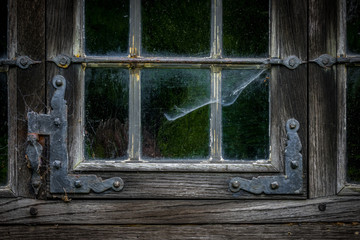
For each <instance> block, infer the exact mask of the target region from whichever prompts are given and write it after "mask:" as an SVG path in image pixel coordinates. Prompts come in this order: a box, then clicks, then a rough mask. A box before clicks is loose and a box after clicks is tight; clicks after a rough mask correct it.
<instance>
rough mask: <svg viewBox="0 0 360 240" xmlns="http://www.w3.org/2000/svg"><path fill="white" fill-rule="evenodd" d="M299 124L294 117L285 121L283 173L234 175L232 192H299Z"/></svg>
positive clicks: (231, 181)
mask: <svg viewBox="0 0 360 240" xmlns="http://www.w3.org/2000/svg"><path fill="white" fill-rule="evenodd" d="M299 127H300V124H299V122H298V121H297V120H295V119H289V120H288V121H287V123H286V131H287V137H288V140H287V146H286V148H285V174H284V175H276V176H260V177H257V178H252V179H251V180H250V179H245V178H240V177H235V178H233V179H231V180H230V182H229V189H230V191H231V192H233V193H237V192H240V191H241V190H244V191H247V192H250V193H253V194H261V193H265V194H301V193H302V189H303V161H302V160H303V158H302V155H301V153H300V152H301V148H302V146H301V142H300V138H299V136H298V134H297V131H298V130H299Z"/></svg>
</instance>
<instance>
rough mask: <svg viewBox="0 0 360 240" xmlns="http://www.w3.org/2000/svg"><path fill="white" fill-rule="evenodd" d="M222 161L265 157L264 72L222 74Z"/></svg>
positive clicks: (266, 85) (266, 92)
mask: <svg viewBox="0 0 360 240" xmlns="http://www.w3.org/2000/svg"><path fill="white" fill-rule="evenodd" d="M221 94H222V96H221V99H222V101H221V103H222V124H223V142H222V143H223V158H224V159H228V160H235V159H243V160H255V159H267V158H268V157H269V78H268V72H267V71H266V70H258V69H251V70H250V69H248V70H223V72H222V92H221Z"/></svg>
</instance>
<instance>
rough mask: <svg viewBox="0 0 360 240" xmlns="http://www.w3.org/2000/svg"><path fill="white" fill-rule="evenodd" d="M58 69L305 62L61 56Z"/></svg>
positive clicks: (291, 61) (290, 63)
mask: <svg viewBox="0 0 360 240" xmlns="http://www.w3.org/2000/svg"><path fill="white" fill-rule="evenodd" d="M48 61H50V62H54V63H55V64H56V65H57V66H58V67H61V68H68V67H69V65H70V64H71V63H74V64H82V63H128V64H136V63H138V64H145V63H162V64H261V65H268V64H270V65H283V66H285V67H287V68H289V69H295V68H297V67H298V66H299V65H300V64H303V63H305V62H303V61H301V60H300V59H299V58H298V57H296V56H289V57H287V58H285V59H280V58H181V57H180V58H170V57H166V58H160V57H158V58H157V57H149V58H142V57H138V58H134V57H86V58H78V57H69V56H66V55H63V54H60V55H58V56H56V57H54V58H52V59H50V60H48Z"/></svg>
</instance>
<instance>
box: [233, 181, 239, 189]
mask: <svg viewBox="0 0 360 240" xmlns="http://www.w3.org/2000/svg"><path fill="white" fill-rule="evenodd" d="M231 186H232V187H233V188H239V187H240V182H239V181H237V180H236V181H233V182H232V183H231Z"/></svg>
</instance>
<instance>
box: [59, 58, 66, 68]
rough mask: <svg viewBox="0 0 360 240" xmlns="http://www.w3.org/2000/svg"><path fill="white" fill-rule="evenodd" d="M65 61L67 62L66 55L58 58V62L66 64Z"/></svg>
mask: <svg viewBox="0 0 360 240" xmlns="http://www.w3.org/2000/svg"><path fill="white" fill-rule="evenodd" d="M66 63H67V59H66V57H61V58H60V60H59V64H60V65H62V66H64V65H66Z"/></svg>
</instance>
